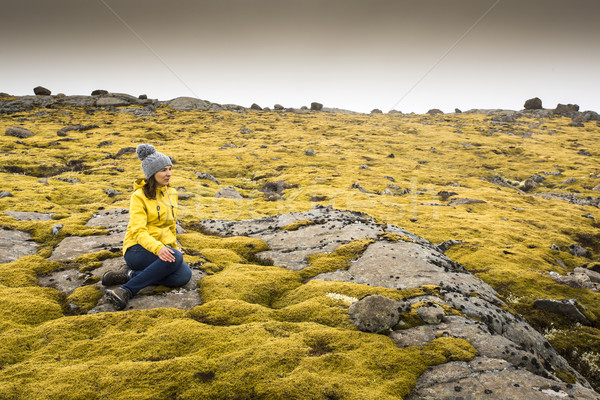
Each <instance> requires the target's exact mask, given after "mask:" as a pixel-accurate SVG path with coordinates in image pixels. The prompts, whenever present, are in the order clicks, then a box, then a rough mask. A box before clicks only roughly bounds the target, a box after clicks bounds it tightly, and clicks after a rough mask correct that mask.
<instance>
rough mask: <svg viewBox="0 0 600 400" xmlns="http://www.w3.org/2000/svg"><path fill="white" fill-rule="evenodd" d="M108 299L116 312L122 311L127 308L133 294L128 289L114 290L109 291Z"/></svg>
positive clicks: (107, 293)
mask: <svg viewBox="0 0 600 400" xmlns="http://www.w3.org/2000/svg"><path fill="white" fill-rule="evenodd" d="M106 298H107V299H108V301H109V302H110V304H112V305H113V306H114V307H115V310H117V311H120V310H122V309H124V308H125V307H127V303H128V302H129V299H130V298H131V294H130V293H129V290H127V289H121V288H116V289H114V290H107V291H106Z"/></svg>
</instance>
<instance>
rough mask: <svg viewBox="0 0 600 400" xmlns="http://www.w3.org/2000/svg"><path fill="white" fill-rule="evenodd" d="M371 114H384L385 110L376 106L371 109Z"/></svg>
mask: <svg viewBox="0 0 600 400" xmlns="http://www.w3.org/2000/svg"><path fill="white" fill-rule="evenodd" d="M371 114H383V112H382V111H381V110H380V109H379V108H374V109H372V110H371Z"/></svg>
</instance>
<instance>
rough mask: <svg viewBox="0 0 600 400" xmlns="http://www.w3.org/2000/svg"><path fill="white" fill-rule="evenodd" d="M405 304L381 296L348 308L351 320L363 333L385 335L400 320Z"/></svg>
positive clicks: (365, 299) (363, 299)
mask: <svg viewBox="0 0 600 400" xmlns="http://www.w3.org/2000/svg"><path fill="white" fill-rule="evenodd" d="M402 308H403V304H402V303H400V302H398V301H396V300H392V299H389V298H387V297H384V296H380V295H370V296H366V297H364V298H362V299H360V300H359V301H357V302H354V303H352V304H351V305H350V307H349V308H348V314H350V320H351V321H352V323H353V324H354V325H356V327H357V328H358V329H360V330H361V331H363V332H372V333H385V332H388V331H389V330H390V329H391V328H392V327H394V326H395V325H396V324H397V323H398V321H399V320H400V311H399V310H401V309H402Z"/></svg>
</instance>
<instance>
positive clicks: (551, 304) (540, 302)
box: [533, 299, 590, 325]
mask: <svg viewBox="0 0 600 400" xmlns="http://www.w3.org/2000/svg"><path fill="white" fill-rule="evenodd" d="M533 308H536V309H538V310H546V311H550V312H553V313H556V314H559V315H562V316H564V317H566V318H568V319H569V320H571V321H575V322H579V323H582V324H584V325H590V321H589V319H588V318H587V317H586V316H585V315H584V314H583V313H582V312H581V311H580V310H579V308H578V307H577V300H575V299H565V300H549V299H537V300H535V301H534V302H533Z"/></svg>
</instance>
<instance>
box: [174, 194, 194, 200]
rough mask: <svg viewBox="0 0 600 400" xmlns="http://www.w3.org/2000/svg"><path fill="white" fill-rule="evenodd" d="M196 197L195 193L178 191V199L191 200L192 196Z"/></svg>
mask: <svg viewBox="0 0 600 400" xmlns="http://www.w3.org/2000/svg"><path fill="white" fill-rule="evenodd" d="M194 197H196V195H195V194H191V193H178V194H177V199H178V200H189V199H191V198H194Z"/></svg>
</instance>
